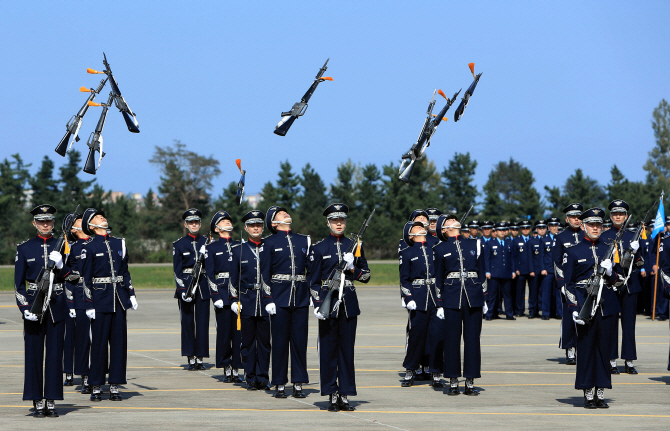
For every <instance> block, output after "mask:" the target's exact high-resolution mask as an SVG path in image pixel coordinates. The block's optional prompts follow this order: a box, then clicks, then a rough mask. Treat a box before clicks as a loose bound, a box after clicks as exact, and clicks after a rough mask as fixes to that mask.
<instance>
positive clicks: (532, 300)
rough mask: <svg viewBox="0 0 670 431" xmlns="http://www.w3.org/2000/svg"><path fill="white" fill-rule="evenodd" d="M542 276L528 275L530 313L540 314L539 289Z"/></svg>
mask: <svg viewBox="0 0 670 431" xmlns="http://www.w3.org/2000/svg"><path fill="white" fill-rule="evenodd" d="M540 278H541V276H540V275H538V274H535V276H534V277H531V276H528V315H529V316H539V315H540V307H539V305H540V304H539V290H540Z"/></svg>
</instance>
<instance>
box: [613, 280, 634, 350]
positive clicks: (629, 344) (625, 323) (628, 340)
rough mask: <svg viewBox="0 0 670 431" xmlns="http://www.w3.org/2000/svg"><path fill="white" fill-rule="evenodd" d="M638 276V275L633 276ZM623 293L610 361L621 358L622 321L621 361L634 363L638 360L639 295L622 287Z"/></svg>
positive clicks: (616, 319)
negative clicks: (636, 336)
mask: <svg viewBox="0 0 670 431" xmlns="http://www.w3.org/2000/svg"><path fill="white" fill-rule="evenodd" d="M633 276H637V274H633ZM619 289H623V292H621V293H620V294H619V304H620V305H621V318H620V319H619V316H614V318H615V322H614V325H613V328H612V341H611V343H612V346H611V347H612V350H611V353H610V359H617V358H619V320H621V359H624V360H629V361H633V360H636V359H637V348H636V347H635V318H636V317H637V295H638V294H637V293H633V294H631V293H628V287H627V286H621V287H620V288H619Z"/></svg>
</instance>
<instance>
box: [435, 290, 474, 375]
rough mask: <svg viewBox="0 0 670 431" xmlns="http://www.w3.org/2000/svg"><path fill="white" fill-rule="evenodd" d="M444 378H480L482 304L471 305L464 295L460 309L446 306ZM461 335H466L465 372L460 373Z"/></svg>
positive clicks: (464, 336) (464, 337) (464, 350)
mask: <svg viewBox="0 0 670 431" xmlns="http://www.w3.org/2000/svg"><path fill="white" fill-rule="evenodd" d="M443 330H444V334H445V335H444V377H448V378H452V377H453V378H456V377H461V376H465V378H466V379H478V378H480V377H481V368H482V349H481V347H480V342H479V340H480V336H481V333H482V307H470V306H469V305H468V301H467V299H466V298H465V295H463V297H462V298H461V309H460V310H455V309H452V308H445V309H444V323H443ZM461 337H462V338H463V374H461Z"/></svg>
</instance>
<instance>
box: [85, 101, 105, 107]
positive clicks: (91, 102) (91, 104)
mask: <svg viewBox="0 0 670 431" xmlns="http://www.w3.org/2000/svg"><path fill="white" fill-rule="evenodd" d="M88 106H102V104H100V103H95V102H94V101H92V100H89V101H88Z"/></svg>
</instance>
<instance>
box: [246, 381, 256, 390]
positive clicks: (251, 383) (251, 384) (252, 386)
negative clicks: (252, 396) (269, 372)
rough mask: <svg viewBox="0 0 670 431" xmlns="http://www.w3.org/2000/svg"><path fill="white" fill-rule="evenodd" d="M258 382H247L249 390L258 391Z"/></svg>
mask: <svg viewBox="0 0 670 431" xmlns="http://www.w3.org/2000/svg"><path fill="white" fill-rule="evenodd" d="M256 383H257V382H247V390H248V391H257V390H258V386H257V385H256Z"/></svg>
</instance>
